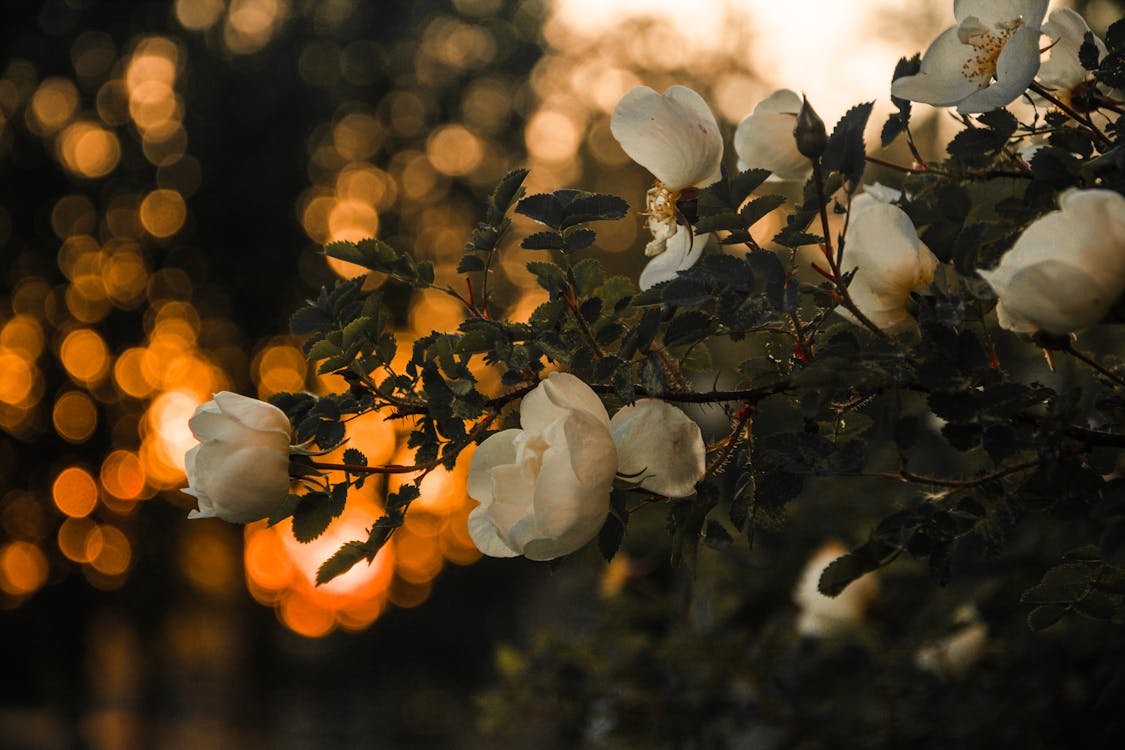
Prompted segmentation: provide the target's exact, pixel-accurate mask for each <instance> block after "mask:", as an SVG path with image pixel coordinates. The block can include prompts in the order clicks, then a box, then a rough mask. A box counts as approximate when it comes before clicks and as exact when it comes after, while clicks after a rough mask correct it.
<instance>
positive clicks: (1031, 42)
mask: <svg viewBox="0 0 1125 750" xmlns="http://www.w3.org/2000/svg"><path fill="white" fill-rule="evenodd" d="M1037 72H1039V30H1038V29H1035V28H1030V27H1028V26H1023V27H1021V28H1018V29H1016V30H1015V32H1014V33H1013V34H1012V36H1011V38H1010V39H1008V42H1007V44H1005V45H1004V49H1002V50H1001V51H1000V57H998V58H997V59H996V82H995V83H993V84H991V85H990V86H987V87H985V88H983V89H981V90H980V91H977V92H976V93H974V94H970V95H968V96H966V97H965V98H964V99H962V100H961V101H960V102H959V103H958V104H957V111H958V112H961V113H963V114H971V113H975V112H988V111H990V110H993V109H996V108H998V107H1003V106H1004V105H1005V104H1009V103H1011V102H1012V101H1014V100H1015V99H1016V98H1017V97H1019V96H1020V95H1021V94H1023V92H1025V91H1027V87H1028V86H1030V85H1031V82H1032V81H1033V80H1034V79H1035V74H1036V73H1037Z"/></svg>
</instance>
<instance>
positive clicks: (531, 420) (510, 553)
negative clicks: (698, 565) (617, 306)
mask: <svg viewBox="0 0 1125 750" xmlns="http://www.w3.org/2000/svg"><path fill="white" fill-rule="evenodd" d="M685 422H687V423H690V427H689V426H688V425H687V424H685ZM520 424H521V427H520V428H519V429H510V430H503V431H502V432H498V433H496V434H495V435H492V436H490V437H489V438H488V439H487V440H485V441H484V442H483V443H481V444H480V446H479V447H478V448H477V450H476V452H475V453H474V454H473V458H472V462H471V463H470V466H469V481H468V490H469V496H470V497H472V498H473V499H474V500H476V501H477V502H479V503H480V506H479V507H477V508H476V509H474V510H473V511H472V513H470V514H469V536H471V537H472V539H473V542H474V543H475V544H476V546H477V548H478V549H479V550H480V551H481V552H483V553H484V554H486V555H490V556H492V557H515V556H517V555H523V556H525V557H527V558H529V559H531V560H551V559H554V558H556V557H561V556H562V555H567V554H570V553H571V552H574V551H576V550H577V549H579V548H581V547H582V546H584V545H585V544H586V543H587V542H589V541H590V540H591V539H593V538H594V537H595V536H597V533H598V531H599V530H600V529H601V527H602V523H603V522H604V521H605V518H606V515H607V514H608V513H609V496H610V491H611V490H612V489H613V485H614V480H615V479H616V478H617V476H618V473H619V472H621V473H622V474H623V476H622V477H621V481H622V482H623V483H625V484H627V485H628V486H637V487H642V488H644V489H648V490H650V491H652V492H657V493H659V494H664V495H668V496H670V497H683V496H686V495H690V494H691V493H692V492H693V491H694V486H695V482H696V481H698V480H699V479H700V478H702V476H703V470H702V467H703V460H704V447H703V440H702V437H700V435H699V428H698V426H696V425H695V423H694V422H691V420H690V419H688V417H687V415H685V414H684V413H683V412H682V411H680V410H679V409H676V408H675V407H673V406H670V405H668V404H665V403H663V402H660V401H655V400H652V399H642V400H640V401H638V402H637V403H636V405H634V406H631V407H625V408H624V409H622V410H621V411H619V412H618V413H617V414H616V415H614V418H613V421H612V422H611V421H610V419H609V415H608V413H607V412H606V409H605V406H604V405H602V402H601V399H599V398H598V396H597V394H595V393H594V391H593V390H591V388H590V387H589V386H588V385H586V384H585V383H584V382H582V381H581V380H580V379H579V378H577V377H575V376H574V375H570V374H569V373H560V372H553V373H551V374H550V375H549V376H548V377H547V378H546V379H545V380H544V381H543V382H542V383H540V384H539V386H538V387H536V388H535V390H533V391H532V392H531V393H529V394H527V395H526V396H524V398H523V402H522V403H521V404H520ZM693 430H694V433H693ZM619 460H620V461H621V462H622V463H621V468H620V469H619ZM626 474H627V475H626Z"/></svg>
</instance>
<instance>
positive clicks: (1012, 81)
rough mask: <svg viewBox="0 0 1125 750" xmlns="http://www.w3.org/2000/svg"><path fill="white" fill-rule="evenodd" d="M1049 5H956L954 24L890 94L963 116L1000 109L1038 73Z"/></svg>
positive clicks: (1014, 1) (992, 1) (1000, 0)
mask: <svg viewBox="0 0 1125 750" xmlns="http://www.w3.org/2000/svg"><path fill="white" fill-rule="evenodd" d="M1046 12H1047V0H954V3H953V15H954V17H955V18H956V19H957V25H956V26H951V27H950V28H948V29H946V30H945V31H943V32H942V33H941V34H940V35H939V36H938V38H937V39H935V40H934V41H933V43H932V44H931V45H930V47H929V49H927V50H926V53H925V54H924V55H923V56H922V67H921V70H920V71H919V73H918V74H917V75H913V76H905V77H903V78H899V79H898V80H897V81H895V82H894V84H893V85H892V87H891V93H892V94H894V95H895V96H897V97H900V98H902V99H909V100H911V101H915V102H925V103H927V104H933V105H935V106H939V107H946V106H950V105H954V104H955V105H957V111H958V112H961V113H963V114H970V113H974V112H987V111H989V110H993V109H996V108H998V107H1002V106H1004V105H1005V104H1008V103H1009V102H1011V101H1013V100H1015V99H1016V97H1018V96H1020V95H1021V94H1023V92H1024V91H1026V90H1027V87H1028V86H1030V85H1031V82H1032V81H1033V80H1034V79H1035V74H1036V73H1037V72H1038V71H1039V55H1040V51H1039V36H1040V24H1042V23H1043V16H1044V15H1045V14H1046Z"/></svg>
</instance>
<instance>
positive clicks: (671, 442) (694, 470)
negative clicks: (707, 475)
mask: <svg viewBox="0 0 1125 750" xmlns="http://www.w3.org/2000/svg"><path fill="white" fill-rule="evenodd" d="M610 422H611V425H612V428H613V442H614V443H615V444H616V445H617V461H618V467H617V473H618V474H619V475H621V476H622V477H624V479H625V481H627V482H630V483H633V484H639V485H640V486H641V487H643V488H645V489H647V490H650V491H652V492H655V493H657V494H659V495H664V496H666V497H687V496H689V495H691V494H692V493H694V492H695V483H696V482H698V481H699V480H700V479H702V478H703V473H704V471H705V470H706V466H705V457H706V448H705V447H704V445H703V435H702V434H700V431H699V425H697V424H696V423H695V422H693V421H692V420H691V418H690V417H688V415H686V414H684V413H683V412H682V411H681V410H679V409H677V408H676V407H675V406H672V405H671V404H668V403H666V402H664V401H660V400H657V399H651V398H645V399H640V400H638V401H637V403H636V404H634V405H632V406H625V407H623V408H622V409H621V410H620V411H618V412H617V413H616V414H614V415H613V419H612V420H610Z"/></svg>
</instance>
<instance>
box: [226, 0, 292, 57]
mask: <svg viewBox="0 0 1125 750" xmlns="http://www.w3.org/2000/svg"><path fill="white" fill-rule="evenodd" d="M287 12H288V6H287V5H286V4H285V3H284V2H283V0H231V3H230V8H229V9H228V11H227V20H226V24H225V25H224V27H223V42H224V43H225V44H226V46H227V49H229V50H230V51H231V52H234V53H235V54H240V55H248V54H251V53H253V52H257V51H258V50H260V49H261V48H262V47H264V46H266V44H268V43H269V41H270V39H271V38H272V37H273V34H274V32H275V31H276V29H277V26H278V25H279V24H280V22H281V20H282V19H283V18H284V16H285V14H286V13H287Z"/></svg>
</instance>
